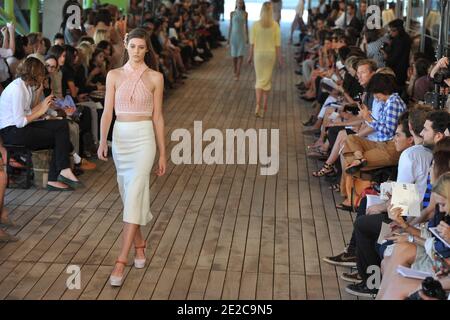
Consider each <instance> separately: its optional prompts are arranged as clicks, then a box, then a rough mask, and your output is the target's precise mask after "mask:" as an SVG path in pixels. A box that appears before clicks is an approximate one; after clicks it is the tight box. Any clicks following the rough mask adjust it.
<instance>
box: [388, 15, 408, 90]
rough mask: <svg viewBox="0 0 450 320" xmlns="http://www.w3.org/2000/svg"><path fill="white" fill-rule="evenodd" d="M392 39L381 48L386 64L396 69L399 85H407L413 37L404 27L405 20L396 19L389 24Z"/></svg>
mask: <svg viewBox="0 0 450 320" xmlns="http://www.w3.org/2000/svg"><path fill="white" fill-rule="evenodd" d="M388 27H389V38H390V41H389V42H388V43H386V44H385V45H384V46H383V47H382V48H381V50H383V52H384V60H385V61H386V66H387V67H389V68H391V69H392V70H394V72H395V75H396V77H397V84H398V85H399V87H403V86H404V85H405V82H406V79H407V76H408V67H409V54H410V51H411V39H410V37H409V35H408V34H407V33H406V31H405V29H404V27H403V20H401V19H396V20H393V21H391V22H390V23H389V24H388Z"/></svg>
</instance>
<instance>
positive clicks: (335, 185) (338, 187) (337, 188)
mask: <svg viewBox="0 0 450 320" xmlns="http://www.w3.org/2000/svg"><path fill="white" fill-rule="evenodd" d="M328 189H330V190H333V191H334V192H341V185H340V184H339V183H333V184H332V185H331V186H329V187H328Z"/></svg>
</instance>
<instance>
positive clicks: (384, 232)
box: [378, 222, 392, 244]
mask: <svg viewBox="0 0 450 320" xmlns="http://www.w3.org/2000/svg"><path fill="white" fill-rule="evenodd" d="M391 233H392V230H391V227H390V226H389V224H387V223H385V222H383V223H382V224H381V231H380V235H379V236H378V244H383V243H385V242H386V238H387V237H388V236H389V235H390V234H391Z"/></svg>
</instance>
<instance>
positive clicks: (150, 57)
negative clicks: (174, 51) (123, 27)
mask: <svg viewBox="0 0 450 320" xmlns="http://www.w3.org/2000/svg"><path fill="white" fill-rule="evenodd" d="M131 39H143V40H145V43H146V45H147V50H148V51H147V53H146V54H145V58H144V61H145V64H146V65H147V66H148V67H149V68H150V69H153V70H158V61H157V60H156V56H155V51H154V50H153V47H152V43H151V41H150V36H149V35H148V32H147V31H146V30H145V29H143V28H136V29H133V30H131V32H130V33H128V35H127V37H126V38H125V43H126V44H127V45H128V43H129V42H130V40H131ZM129 59H130V57H129V56H128V51H127V50H125V54H124V58H123V61H124V64H125V63H127V62H128V60H129Z"/></svg>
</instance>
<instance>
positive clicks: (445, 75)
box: [434, 67, 450, 87]
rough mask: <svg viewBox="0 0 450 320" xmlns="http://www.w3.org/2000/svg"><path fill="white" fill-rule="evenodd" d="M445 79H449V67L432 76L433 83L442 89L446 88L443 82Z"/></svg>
mask: <svg viewBox="0 0 450 320" xmlns="http://www.w3.org/2000/svg"><path fill="white" fill-rule="evenodd" d="M447 79H450V67H447V68H443V69H441V70H439V72H438V73H436V74H435V75H434V83H435V84H438V85H440V86H442V87H443V86H447V85H446V83H445V80H447Z"/></svg>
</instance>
